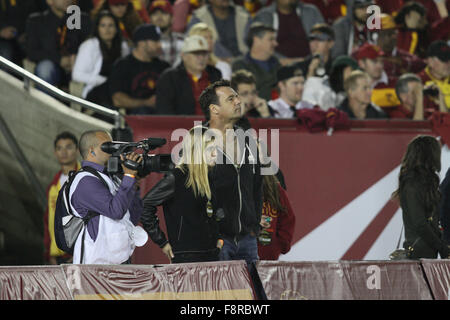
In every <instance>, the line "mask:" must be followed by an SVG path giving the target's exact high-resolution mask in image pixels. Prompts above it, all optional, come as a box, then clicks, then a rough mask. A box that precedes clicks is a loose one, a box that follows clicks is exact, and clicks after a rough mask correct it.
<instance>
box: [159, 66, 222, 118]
mask: <svg viewBox="0 0 450 320" xmlns="http://www.w3.org/2000/svg"><path fill="white" fill-rule="evenodd" d="M206 72H207V73H208V76H209V82H210V83H213V82H215V81H218V80H220V79H221V78H222V73H221V72H220V70H219V69H217V68H215V67H212V66H209V65H208V66H207V67H206ZM195 102H196V101H195V97H194V95H193V93H192V87H191V83H190V80H189V76H188V74H187V71H186V68H185V67H184V64H183V63H180V64H179V65H178V66H176V67H173V68H169V69H167V70H165V71H164V72H163V73H162V74H161V76H160V77H159V80H158V83H157V84H156V113H158V114H180V115H193V114H195Z"/></svg>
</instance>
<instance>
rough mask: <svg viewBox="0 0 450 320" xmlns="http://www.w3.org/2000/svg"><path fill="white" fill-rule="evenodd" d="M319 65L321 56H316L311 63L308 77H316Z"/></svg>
mask: <svg viewBox="0 0 450 320" xmlns="http://www.w3.org/2000/svg"><path fill="white" fill-rule="evenodd" d="M319 65H320V58H319V57H314V58H313V59H312V60H311V62H310V63H309V67H308V75H307V76H306V78H309V77H314V76H315V74H316V69H317V68H318V67H319Z"/></svg>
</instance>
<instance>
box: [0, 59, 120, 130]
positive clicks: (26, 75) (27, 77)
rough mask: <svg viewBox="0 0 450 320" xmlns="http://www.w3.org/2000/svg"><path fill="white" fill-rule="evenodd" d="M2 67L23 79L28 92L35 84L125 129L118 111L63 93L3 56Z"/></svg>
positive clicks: (0, 61)
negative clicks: (105, 117)
mask: <svg viewBox="0 0 450 320" xmlns="http://www.w3.org/2000/svg"><path fill="white" fill-rule="evenodd" d="M0 66H2V67H6V68H7V69H8V70H10V71H12V72H13V73H15V74H17V75H19V76H21V77H23V83H24V88H25V90H27V91H28V90H29V89H30V83H31V82H33V83H35V84H36V85H38V86H39V87H41V88H43V89H46V90H47V91H50V92H51V94H52V95H54V96H56V97H58V98H59V99H61V100H63V101H66V102H68V103H76V104H79V105H81V106H82V107H85V108H86V109H89V110H92V111H94V112H97V113H99V114H102V115H104V116H107V117H109V118H111V119H113V120H114V127H115V128H117V129H119V128H123V127H124V121H123V117H122V115H121V114H120V113H119V112H118V111H115V110H111V109H108V108H106V107H103V106H101V105H98V104H96V103H92V102H90V101H86V100H84V99H81V98H79V97H75V96H73V95H71V94H69V93H66V92H64V91H62V90H61V89H58V88H56V87H55V86H53V85H51V84H49V83H47V82H45V81H44V80H42V79H41V78H39V77H37V76H35V75H34V74H32V73H31V72H29V71H27V70H25V69H23V68H21V67H19V66H18V65H16V64H15V63H12V62H11V61H9V60H7V59H5V58H4V57H2V56H0Z"/></svg>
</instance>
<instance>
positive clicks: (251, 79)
mask: <svg viewBox="0 0 450 320" xmlns="http://www.w3.org/2000/svg"><path fill="white" fill-rule="evenodd" d="M241 83H244V84H254V85H256V80H255V76H254V75H253V73H251V72H250V71H248V70H245V69H241V70H238V71H236V72H233V74H232V75H231V87H232V88H233V89H234V90H235V91H236V92H237V88H238V86H239V85H240V84H241Z"/></svg>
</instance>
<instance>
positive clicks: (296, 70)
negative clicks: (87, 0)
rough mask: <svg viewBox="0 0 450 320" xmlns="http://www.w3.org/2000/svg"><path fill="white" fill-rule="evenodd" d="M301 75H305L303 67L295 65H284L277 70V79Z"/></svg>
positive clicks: (281, 79)
mask: <svg viewBox="0 0 450 320" xmlns="http://www.w3.org/2000/svg"><path fill="white" fill-rule="evenodd" d="M297 76H301V77H304V76H305V73H304V72H303V70H302V68H300V67H299V66H297V64H295V65H289V66H282V67H280V68H279V69H278V71H277V81H283V80H288V79H290V78H293V77H297Z"/></svg>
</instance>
